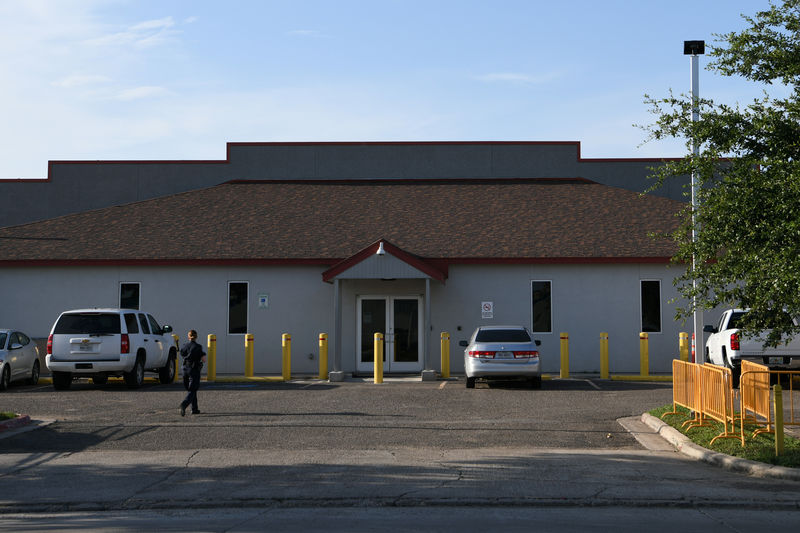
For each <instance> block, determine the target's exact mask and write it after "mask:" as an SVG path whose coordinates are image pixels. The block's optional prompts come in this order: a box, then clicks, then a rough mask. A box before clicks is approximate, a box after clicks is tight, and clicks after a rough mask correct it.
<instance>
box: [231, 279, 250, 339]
mask: <svg viewBox="0 0 800 533" xmlns="http://www.w3.org/2000/svg"><path fill="white" fill-rule="evenodd" d="M228 333H230V334H236V333H247V283H245V282H229V283H228Z"/></svg>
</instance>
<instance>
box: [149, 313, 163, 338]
mask: <svg viewBox="0 0 800 533" xmlns="http://www.w3.org/2000/svg"><path fill="white" fill-rule="evenodd" d="M147 320H149V321H150V331H152V332H153V335H163V334H164V330H163V329H161V326H159V325H158V322H156V319H155V318H153V315H147Z"/></svg>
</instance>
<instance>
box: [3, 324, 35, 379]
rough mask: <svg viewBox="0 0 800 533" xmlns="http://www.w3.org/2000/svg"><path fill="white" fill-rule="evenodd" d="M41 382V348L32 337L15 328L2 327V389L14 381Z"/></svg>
mask: <svg viewBox="0 0 800 533" xmlns="http://www.w3.org/2000/svg"><path fill="white" fill-rule="evenodd" d="M23 379H24V380H26V381H27V382H28V383H29V384H31V385H36V383H38V382H39V350H38V349H37V348H36V343H35V342H33V341H32V340H31V338H30V337H28V336H27V335H25V334H24V333H22V332H21V331H17V330H14V329H0V390H6V389H7V388H8V386H9V385H10V384H11V382H12V381H19V380H23Z"/></svg>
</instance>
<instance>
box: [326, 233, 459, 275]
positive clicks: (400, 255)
mask: <svg viewBox="0 0 800 533" xmlns="http://www.w3.org/2000/svg"><path fill="white" fill-rule="evenodd" d="M445 278H447V274H446V273H445V272H442V271H441V270H440V269H438V268H436V267H434V266H433V265H431V264H430V263H427V262H425V261H423V260H422V259H420V258H419V257H416V256H414V255H412V254H409V253H408V252H405V251H403V250H402V249H400V248H398V247H397V246H395V245H393V244H392V243H390V242H388V241H386V240H383V239H381V240H379V241H377V242H375V243H373V244H370V245H369V246H367V247H366V248H364V249H363V250H361V251H360V252H358V253H356V254H354V255H352V256H351V257H348V258H347V259H345V260H344V261H341V262H340V263H339V264H337V265H334V266H333V267H331V268H330V269H328V270H326V271H325V272H323V273H322V279H323V281H326V282H329V283H330V282H333V281H334V280H337V279H434V280H436V281H439V282H441V283H444V280H445Z"/></svg>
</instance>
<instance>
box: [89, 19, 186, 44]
mask: <svg viewBox="0 0 800 533" xmlns="http://www.w3.org/2000/svg"><path fill="white" fill-rule="evenodd" d="M174 26H175V21H174V20H173V19H172V17H164V18H161V19H155V20H146V21H143V22H140V23H138V24H134V25H133V26H130V27H128V28H127V29H126V30H124V31H121V32H116V33H110V34H108V35H103V36H101V37H95V38H93V39H88V40H87V41H86V44H88V45H92V46H134V47H136V48H150V47H153V46H157V45H160V44H163V43H164V42H167V41H169V40H170V39H172V38H174V37H175V36H176V35H178V34H180V33H181V32H180V30H175V29H173V28H174Z"/></svg>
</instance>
